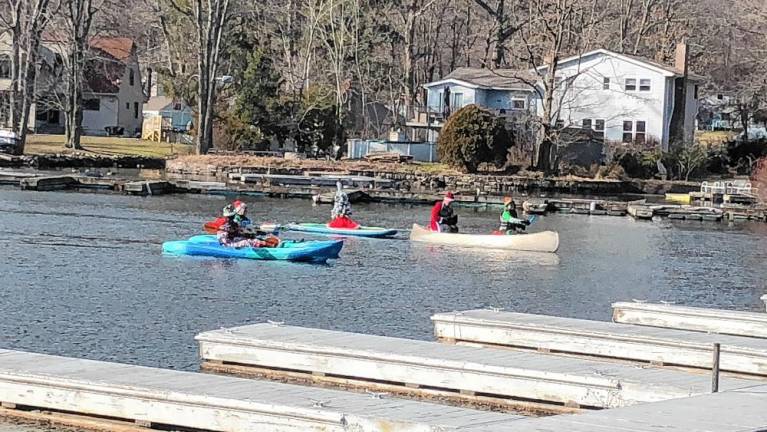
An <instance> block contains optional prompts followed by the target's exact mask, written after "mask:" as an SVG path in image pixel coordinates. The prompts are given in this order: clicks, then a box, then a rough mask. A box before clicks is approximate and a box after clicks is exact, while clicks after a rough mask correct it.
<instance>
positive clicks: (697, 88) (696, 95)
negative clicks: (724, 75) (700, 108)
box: [695, 84, 700, 100]
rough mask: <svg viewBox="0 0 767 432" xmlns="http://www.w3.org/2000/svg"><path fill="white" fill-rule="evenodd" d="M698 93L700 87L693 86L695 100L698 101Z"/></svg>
mask: <svg viewBox="0 0 767 432" xmlns="http://www.w3.org/2000/svg"><path fill="white" fill-rule="evenodd" d="M699 91H700V86H699V85H697V84H696V85H695V100H698V92H699Z"/></svg>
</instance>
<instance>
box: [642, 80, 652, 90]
mask: <svg viewBox="0 0 767 432" xmlns="http://www.w3.org/2000/svg"><path fill="white" fill-rule="evenodd" d="M650 84H651V81H650V80H649V79H647V78H642V79H640V80H639V91H643V92H648V91H650Z"/></svg>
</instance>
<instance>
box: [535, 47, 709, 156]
mask: <svg viewBox="0 0 767 432" xmlns="http://www.w3.org/2000/svg"><path fill="white" fill-rule="evenodd" d="M681 49H686V48H685V47H683V46H682V47H681ZM678 57H679V58H680V59H679V61H678V64H677V65H676V66H674V67H672V66H666V65H662V64H659V63H656V62H653V61H649V60H646V59H642V58H637V57H633V56H628V55H623V54H619V53H615V52H612V51H608V50H605V49H599V50H595V51H591V52H588V53H585V54H583V55H580V56H574V57H570V58H566V59H563V60H562V61H560V62H559V65H558V67H557V71H556V76H557V81H558V82H560V84H559V87H558V89H560V91H558V92H557V91H555V93H554V102H555V113H554V114H555V116H556V118H557V119H558V120H559V121H560V123H562V124H564V125H565V126H574V127H581V128H591V129H594V130H596V131H599V132H603V133H604V137H605V140H607V141H613V142H624V143H631V142H634V143H646V144H649V145H652V144H657V145H659V146H660V147H661V148H662V149H663V150H668V148H669V143H670V142H671V141H672V136H673V129H674V128H677V129H678V130H679V132H680V136H681V139H682V140H684V141H685V142H692V140H693V134H694V132H695V117H696V115H697V112H698V85H699V83H700V82H701V78H699V77H697V76H695V75H693V74H689V73H688V75H687V79H685V77H684V73H683V68H684V64H683V62H684V58H685V57H686V55H685V54H684V53H683V52H682V53H679V55H678ZM546 69H547V66H543V67H541V68H540V69H539V72H543V74H545V73H546ZM683 85H686V90H685V91H684V92H682V91H681V90H682V86H683ZM680 103H681V106H678V104H680ZM675 109H678V110H679V111H678V112H677V113H676V116H677V117H675V113H674V110H675Z"/></svg>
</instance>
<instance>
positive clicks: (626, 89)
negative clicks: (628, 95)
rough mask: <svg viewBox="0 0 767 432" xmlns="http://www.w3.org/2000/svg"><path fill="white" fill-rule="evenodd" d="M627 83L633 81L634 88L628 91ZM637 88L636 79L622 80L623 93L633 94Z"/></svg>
mask: <svg viewBox="0 0 767 432" xmlns="http://www.w3.org/2000/svg"><path fill="white" fill-rule="evenodd" d="M629 81H633V82H634V84H633V86H634V88H633V89H631V90H629ZM638 88H639V86H638V80H637V79H636V78H624V79H623V91H626V92H635V91H637V89H638Z"/></svg>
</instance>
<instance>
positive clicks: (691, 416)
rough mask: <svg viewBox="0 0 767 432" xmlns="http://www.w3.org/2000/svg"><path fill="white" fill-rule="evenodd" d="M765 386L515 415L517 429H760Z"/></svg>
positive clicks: (766, 412) (764, 421)
mask: <svg viewBox="0 0 767 432" xmlns="http://www.w3.org/2000/svg"><path fill="white" fill-rule="evenodd" d="M765 407H767V386H764V385H761V386H756V387H750V388H745V389H740V390H734V391H728V392H724V393H714V394H708V395H702V396H695V397H690V398H685V399H674V400H667V401H663V402H655V403H651V404H642V405H635V406H631V407H627V408H616V409H611V410H604V411H591V412H586V413H582V414H576V415H558V416H553V417H546V418H537V419H525V420H519V421H518V422H516V423H515V424H514V431H515V432H618V431H620V432H658V431H663V432H760V431H765V430H767V409H765Z"/></svg>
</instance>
